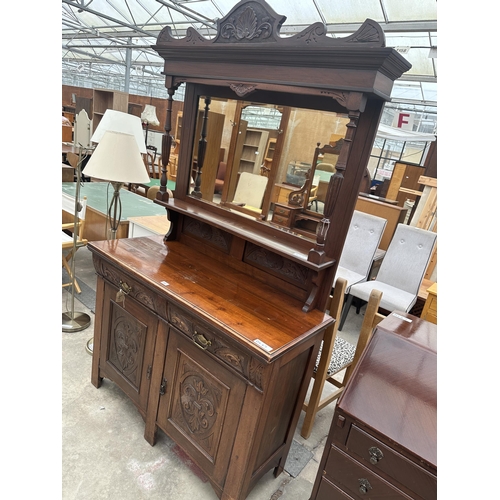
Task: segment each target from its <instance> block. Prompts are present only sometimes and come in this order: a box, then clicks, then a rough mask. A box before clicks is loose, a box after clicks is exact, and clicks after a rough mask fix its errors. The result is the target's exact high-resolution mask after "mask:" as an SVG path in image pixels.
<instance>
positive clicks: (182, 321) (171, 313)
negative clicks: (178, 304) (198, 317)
mask: <svg viewBox="0 0 500 500" xmlns="http://www.w3.org/2000/svg"><path fill="white" fill-rule="evenodd" d="M168 319H169V321H170V323H172V325H174V326H175V327H176V328H178V329H179V330H180V331H181V332H184V333H187V334H188V335H189V334H191V331H192V324H191V321H189V320H188V319H187V318H186V317H185V316H184V315H182V314H181V313H180V312H179V311H178V310H177V309H174V308H173V307H169V308H168Z"/></svg>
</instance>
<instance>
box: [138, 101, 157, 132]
mask: <svg viewBox="0 0 500 500" xmlns="http://www.w3.org/2000/svg"><path fill="white" fill-rule="evenodd" d="M141 120H142V121H143V122H144V123H147V124H148V125H154V126H156V127H157V126H158V125H159V124H160V121H159V120H158V118H157V116H156V108H155V107H154V106H152V105H151V104H146V106H144V111H143V112H142V113H141Z"/></svg>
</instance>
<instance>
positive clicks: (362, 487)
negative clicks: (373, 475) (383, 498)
mask: <svg viewBox="0 0 500 500" xmlns="http://www.w3.org/2000/svg"><path fill="white" fill-rule="evenodd" d="M358 483H359V492H360V493H362V494H363V495H364V494H365V493H368V490H371V489H372V485H371V484H370V483H369V482H368V479H358Z"/></svg>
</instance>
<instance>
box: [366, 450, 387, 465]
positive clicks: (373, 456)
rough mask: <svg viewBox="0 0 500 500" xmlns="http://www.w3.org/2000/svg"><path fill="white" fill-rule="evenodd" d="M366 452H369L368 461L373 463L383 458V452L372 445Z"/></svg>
mask: <svg viewBox="0 0 500 500" xmlns="http://www.w3.org/2000/svg"><path fill="white" fill-rule="evenodd" d="M368 453H369V454H370V463H372V464H374V465H375V464H376V463H377V462H379V461H380V460H382V459H383V458H384V454H383V453H382V450H380V449H379V448H377V447H376V446H372V447H371V448H370V449H369V450H368Z"/></svg>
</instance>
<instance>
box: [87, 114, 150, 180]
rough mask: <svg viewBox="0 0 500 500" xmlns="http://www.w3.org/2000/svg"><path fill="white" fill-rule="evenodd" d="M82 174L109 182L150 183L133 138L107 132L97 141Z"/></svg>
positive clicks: (128, 135)
mask: <svg viewBox="0 0 500 500" xmlns="http://www.w3.org/2000/svg"><path fill="white" fill-rule="evenodd" d="M136 118H138V117H136ZM84 173H85V175H86V176H87V177H94V178H97V179H102V180H105V181H110V182H131V183H136V184H144V183H147V182H149V181H150V178H149V174H148V173H147V171H146V166H145V165H144V161H143V159H142V156H141V153H140V151H139V148H138V147H137V142H136V140H135V138H134V136H133V135H131V134H124V133H122V132H112V131H109V130H108V131H107V132H105V133H104V135H103V136H102V138H101V140H100V141H99V144H98V145H97V147H96V148H95V150H94V152H93V154H92V156H91V157H90V160H89V162H88V163H87V165H86V167H85V172H84Z"/></svg>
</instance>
